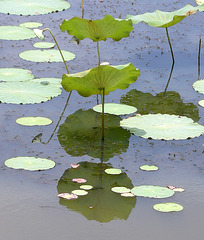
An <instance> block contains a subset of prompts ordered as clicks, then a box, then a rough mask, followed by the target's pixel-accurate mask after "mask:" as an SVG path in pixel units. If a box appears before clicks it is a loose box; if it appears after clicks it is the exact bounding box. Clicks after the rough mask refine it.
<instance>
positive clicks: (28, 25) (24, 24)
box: [19, 22, 42, 28]
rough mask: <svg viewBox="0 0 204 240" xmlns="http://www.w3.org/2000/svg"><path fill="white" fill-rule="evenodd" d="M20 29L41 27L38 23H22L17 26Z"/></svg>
mask: <svg viewBox="0 0 204 240" xmlns="http://www.w3.org/2000/svg"><path fill="white" fill-rule="evenodd" d="M19 26H20V27H26V28H38V27H41V26H42V23H39V22H24V23H21V24H20V25H19Z"/></svg>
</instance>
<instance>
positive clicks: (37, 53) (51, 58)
mask: <svg viewBox="0 0 204 240" xmlns="http://www.w3.org/2000/svg"><path fill="white" fill-rule="evenodd" d="M62 54H63V56H64V58H65V61H70V60H72V59H74V58H75V54H73V53H71V52H68V51H65V50H62ZM19 56H20V58H22V59H24V60H27V61H31V62H63V60H62V57H61V55H60V53H59V51H58V50H55V49H52V50H28V51H24V52H21V53H20V54H19Z"/></svg>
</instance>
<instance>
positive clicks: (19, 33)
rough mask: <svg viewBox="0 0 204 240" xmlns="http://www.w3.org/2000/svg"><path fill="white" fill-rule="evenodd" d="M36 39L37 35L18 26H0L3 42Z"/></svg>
mask: <svg viewBox="0 0 204 240" xmlns="http://www.w3.org/2000/svg"><path fill="white" fill-rule="evenodd" d="M0 4H1V2H0ZM35 37H36V35H35V33H34V32H33V31H32V30H31V29H29V28H25V27H18V26H0V39H2V40H25V39H31V38H35Z"/></svg>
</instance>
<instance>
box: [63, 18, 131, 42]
mask: <svg viewBox="0 0 204 240" xmlns="http://www.w3.org/2000/svg"><path fill="white" fill-rule="evenodd" d="M60 29H61V31H63V32H64V31H67V32H68V34H69V35H72V36H75V37H76V38H78V39H79V40H83V39H84V38H90V39H91V40H93V41H94V42H98V41H101V40H104V41H105V40H106V39H107V38H112V39H113V40H115V41H119V40H120V39H121V38H123V37H128V36H129V34H130V32H131V31H132V30H133V26H132V21H131V20H129V21H126V20H121V21H118V20H116V19H114V18H113V17H112V16H110V15H106V16H105V17H104V18H103V19H100V20H87V19H83V18H79V17H74V18H72V19H70V20H64V21H63V23H62V24H61V26H60Z"/></svg>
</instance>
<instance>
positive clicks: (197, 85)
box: [193, 79, 204, 94]
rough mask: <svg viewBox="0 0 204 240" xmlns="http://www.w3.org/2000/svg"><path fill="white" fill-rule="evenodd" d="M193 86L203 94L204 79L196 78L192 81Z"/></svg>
mask: <svg viewBox="0 0 204 240" xmlns="http://www.w3.org/2000/svg"><path fill="white" fill-rule="evenodd" d="M193 88H194V89H195V90H196V91H197V92H199V93H202V94H204V79H201V80H198V81H196V82H194V83H193Z"/></svg>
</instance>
